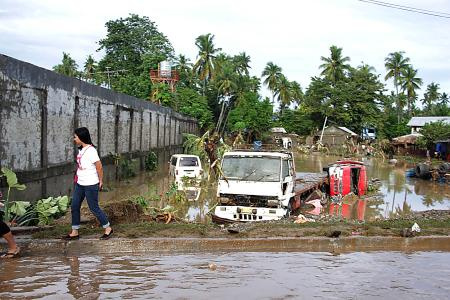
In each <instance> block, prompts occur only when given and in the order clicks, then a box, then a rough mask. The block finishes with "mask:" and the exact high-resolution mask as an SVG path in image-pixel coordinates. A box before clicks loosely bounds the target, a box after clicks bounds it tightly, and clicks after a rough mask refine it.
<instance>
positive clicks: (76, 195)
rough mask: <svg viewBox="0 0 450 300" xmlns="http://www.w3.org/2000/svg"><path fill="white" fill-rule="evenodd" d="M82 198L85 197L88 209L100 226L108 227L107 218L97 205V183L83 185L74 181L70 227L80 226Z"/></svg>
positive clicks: (77, 227)
mask: <svg viewBox="0 0 450 300" xmlns="http://www.w3.org/2000/svg"><path fill="white" fill-rule="evenodd" d="M84 198H86V199H87V203H88V205H89V209H90V210H91V212H92V213H93V214H94V216H95V217H96V218H97V219H98V221H99V222H100V224H101V225H102V227H103V228H107V227H109V222H108V218H107V217H106V215H105V213H104V212H103V211H102V210H101V209H100V207H99V206H98V184H94V185H86V186H84V185H79V184H78V183H76V184H75V187H74V190H73V197H72V229H77V230H78V229H79V228H80V208H81V203H82V202H83V200H84Z"/></svg>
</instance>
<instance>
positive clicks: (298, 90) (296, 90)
mask: <svg viewBox="0 0 450 300" xmlns="http://www.w3.org/2000/svg"><path fill="white" fill-rule="evenodd" d="M291 95H292V101H293V102H295V104H296V105H297V106H299V105H300V104H301V103H302V100H303V90H302V87H301V86H300V84H299V83H298V82H297V81H292V82H291Z"/></svg>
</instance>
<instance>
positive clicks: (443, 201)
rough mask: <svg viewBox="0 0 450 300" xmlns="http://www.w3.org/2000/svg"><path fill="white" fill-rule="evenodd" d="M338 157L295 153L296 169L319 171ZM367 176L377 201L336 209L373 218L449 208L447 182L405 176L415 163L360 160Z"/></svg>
mask: <svg viewBox="0 0 450 300" xmlns="http://www.w3.org/2000/svg"><path fill="white" fill-rule="evenodd" d="M339 159H342V158H341V157H336V156H324V155H308V156H306V155H299V156H297V157H296V168H297V172H319V171H321V170H322V169H323V168H324V167H326V166H328V165H329V164H331V163H333V162H335V161H337V160H339ZM363 161H364V163H365V165H366V167H367V177H368V179H369V180H370V179H372V178H377V179H379V180H380V183H381V186H380V191H379V197H377V199H376V200H377V201H357V202H355V203H351V204H350V205H349V204H346V203H344V205H341V206H339V207H338V209H339V212H340V213H341V214H342V211H344V215H345V213H347V216H348V217H350V218H354V219H361V220H373V219H375V218H390V217H395V216H399V215H404V214H408V213H410V212H411V211H425V210H431V209H437V210H443V209H450V184H447V183H438V182H435V181H432V180H423V179H419V178H408V177H406V171H407V170H408V169H411V168H414V166H415V165H411V164H407V163H404V162H399V163H398V164H396V165H391V164H389V163H388V162H387V161H383V160H381V159H376V158H364V159H363ZM336 211H337V207H334V210H333V207H325V208H324V213H330V212H331V213H333V212H334V213H335V212H336Z"/></svg>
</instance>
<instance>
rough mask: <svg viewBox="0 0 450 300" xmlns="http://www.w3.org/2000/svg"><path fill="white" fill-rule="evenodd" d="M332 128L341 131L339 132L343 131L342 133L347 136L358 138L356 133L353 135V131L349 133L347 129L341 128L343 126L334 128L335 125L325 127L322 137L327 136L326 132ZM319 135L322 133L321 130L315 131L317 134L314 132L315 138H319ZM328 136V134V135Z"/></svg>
mask: <svg viewBox="0 0 450 300" xmlns="http://www.w3.org/2000/svg"><path fill="white" fill-rule="evenodd" d="M333 128H336V129H338V130H341V131H343V132H345V133H347V134H350V135H351V136H358V135H357V134H356V133H354V132H353V131H351V130H350V129H348V128H347V127H343V126H341V127H340V126H335V125H331V126H326V127H325V132H324V135H327V131H328V130H333ZM321 133H322V130H317V132H316V134H315V135H316V136H320V135H321ZM328 135H329V133H328Z"/></svg>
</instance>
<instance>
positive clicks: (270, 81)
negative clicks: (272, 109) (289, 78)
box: [261, 61, 283, 103]
mask: <svg viewBox="0 0 450 300" xmlns="http://www.w3.org/2000/svg"><path fill="white" fill-rule="evenodd" d="M281 72H282V69H281V68H280V67H279V66H277V65H276V64H274V63H273V62H271V61H270V62H268V63H267V65H266V67H265V68H264V70H263V72H262V75H261V77H263V78H264V77H265V79H264V81H263V83H264V84H265V85H266V86H267V88H268V89H269V90H270V91H271V92H272V103H273V102H275V96H276V95H277V94H278V90H279V83H280V79H281V76H283V74H282V73H281Z"/></svg>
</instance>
